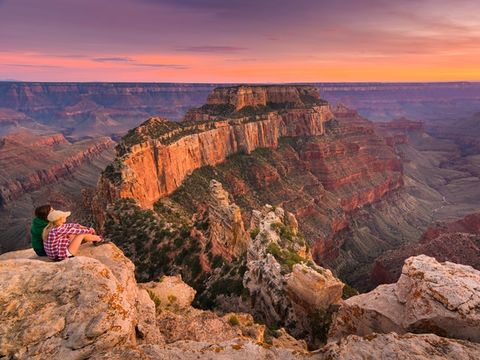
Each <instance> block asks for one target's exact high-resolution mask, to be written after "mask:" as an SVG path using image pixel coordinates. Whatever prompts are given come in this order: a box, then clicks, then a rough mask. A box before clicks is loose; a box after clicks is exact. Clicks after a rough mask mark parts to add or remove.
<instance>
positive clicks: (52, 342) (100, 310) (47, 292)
mask: <svg viewBox="0 0 480 360" xmlns="http://www.w3.org/2000/svg"><path fill="white" fill-rule="evenodd" d="M84 250H85V251H84V252H82V255H86V256H78V257H75V258H72V259H69V260H68V261H62V262H48V261H42V260H40V259H38V258H37V257H36V256H35V255H34V253H33V251H32V250H27V251H21V252H14V253H6V254H4V255H2V256H1V257H0V281H1V288H2V292H1V294H0V308H1V309H2V319H1V323H2V326H0V332H1V333H0V339H1V340H0V356H2V357H7V358H18V359H27V358H30V359H31V358H43V359H46V358H68V359H84V358H87V357H89V356H90V355H92V354H93V353H98V352H100V351H103V350H106V349H109V348H111V347H114V346H120V345H127V344H134V343H135V326H136V325H137V316H138V315H137V307H136V300H137V286H136V281H135V278H134V276H133V264H132V263H131V262H130V260H128V259H127V258H126V257H125V256H123V254H122V253H121V251H120V250H119V249H118V248H116V247H115V246H113V245H106V246H104V247H102V249H101V251H92V249H91V248H90V247H89V248H86V249H84ZM144 315H146V314H144ZM150 315H152V314H150Z"/></svg>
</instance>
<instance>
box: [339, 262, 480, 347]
mask: <svg viewBox="0 0 480 360" xmlns="http://www.w3.org/2000/svg"><path fill="white" fill-rule="evenodd" d="M390 331H395V332H397V333H400V334H402V333H406V332H413V333H434V334H437V335H440V336H446V337H452V338H457V339H465V340H470V341H475V342H480V271H478V270H475V269H474V268H472V267H471V266H466V265H459V264H454V263H451V262H448V261H447V262H444V263H439V262H438V261H436V260H435V259H434V258H431V257H428V256H425V255H420V256H415V257H411V258H408V259H407V260H406V261H405V265H404V266H403V269H402V275H401V276H400V279H399V280H398V282H397V283H396V284H391V285H381V286H379V287H377V288H376V289H375V290H373V291H371V292H369V293H366V294H362V295H358V296H354V297H352V298H350V299H348V300H346V301H345V303H344V305H343V306H342V307H341V308H340V311H339V312H338V314H337V315H336V317H335V320H334V322H333V325H332V327H331V329H330V337H331V338H334V339H338V338H340V337H342V336H345V335H349V334H356V335H361V336H364V335H368V334H370V333H373V332H379V333H386V332H390Z"/></svg>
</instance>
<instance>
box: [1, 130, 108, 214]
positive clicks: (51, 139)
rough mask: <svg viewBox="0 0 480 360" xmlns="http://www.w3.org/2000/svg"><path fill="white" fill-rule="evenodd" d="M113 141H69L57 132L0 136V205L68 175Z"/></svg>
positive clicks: (97, 154)
mask: <svg viewBox="0 0 480 360" xmlns="http://www.w3.org/2000/svg"><path fill="white" fill-rule="evenodd" d="M113 144H114V143H113V141H112V140H111V139H110V138H101V139H98V140H86V141H82V142H78V143H75V144H71V143H69V142H68V141H67V140H66V139H65V138H64V136H63V135H61V134H53V135H45V136H37V135H33V134H30V133H20V134H14V135H9V136H7V137H4V138H2V139H0V164H1V170H0V180H1V187H0V207H5V206H7V205H8V204H9V203H11V202H12V201H14V200H15V199H17V198H18V197H20V196H21V195H22V194H25V193H28V192H32V191H35V190H38V189H40V188H42V186H45V185H48V184H52V183H55V182H57V181H58V180H59V179H61V178H65V177H67V176H69V175H71V174H72V173H74V172H75V169H76V168H77V167H79V166H80V165H81V164H82V163H84V162H88V161H90V160H92V159H94V158H96V157H98V156H99V155H100V154H101V153H103V152H104V151H108V150H111V149H112V148H113Z"/></svg>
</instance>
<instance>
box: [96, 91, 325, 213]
mask: <svg viewBox="0 0 480 360" xmlns="http://www.w3.org/2000/svg"><path fill="white" fill-rule="evenodd" d="M235 89H236V91H239V89H243V88H235ZM231 91H233V90H231ZM293 100H295V98H294V99H293ZM302 104H303V103H302ZM332 116H333V115H332V112H331V111H330V108H329V106H328V105H321V106H317V105H315V106H313V105H312V106H308V107H305V106H304V108H300V109H292V110H284V111H269V112H268V113H266V114H260V115H258V114H257V115H252V116H249V117H235V118H230V119H226V120H215V121H207V122H200V123H197V122H193V123H192V122H184V123H180V124H178V123H171V122H168V121H167V120H162V119H157V118H152V119H150V120H148V121H147V122H145V123H144V124H142V125H141V126H140V127H138V128H137V129H135V130H133V131H131V132H130V133H129V134H128V135H127V136H126V137H125V138H124V140H123V144H122V145H121V146H120V151H119V154H118V156H117V160H116V162H114V164H113V166H112V167H111V168H110V169H109V171H108V173H106V174H104V176H102V179H101V182H100V185H99V196H98V198H99V201H100V202H101V201H105V200H106V201H107V202H110V203H111V202H113V201H114V200H115V199H117V198H127V197H129V198H133V199H135V200H137V201H138V203H139V204H140V205H141V206H142V207H152V205H153V204H154V203H155V202H156V201H157V200H158V199H160V198H162V197H164V196H167V195H169V194H171V193H172V192H173V191H175V190H176V189H177V188H178V187H179V186H180V184H181V183H182V182H183V180H184V179H185V177H186V176H188V175H189V174H191V173H192V171H193V170H195V169H198V168H200V167H202V166H206V165H210V166H215V165H218V164H219V163H222V162H224V161H225V160H226V159H227V157H228V156H230V155H233V154H235V153H238V152H244V153H247V154H248V153H251V152H252V151H253V150H255V149H257V148H276V147H277V146H278V140H279V138H280V137H284V136H288V137H299V136H318V135H322V134H323V133H324V123H325V122H326V121H327V120H329V119H330V118H332ZM145 169H148V170H147V171H145Z"/></svg>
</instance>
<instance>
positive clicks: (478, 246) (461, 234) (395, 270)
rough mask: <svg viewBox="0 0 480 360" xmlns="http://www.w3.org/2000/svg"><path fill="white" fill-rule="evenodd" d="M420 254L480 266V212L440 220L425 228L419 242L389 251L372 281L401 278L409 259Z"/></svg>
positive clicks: (373, 273)
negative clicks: (403, 266)
mask: <svg viewBox="0 0 480 360" xmlns="http://www.w3.org/2000/svg"><path fill="white" fill-rule="evenodd" d="M420 254H425V255H428V256H432V257H434V258H436V259H437V260H438V261H451V262H455V263H459V264H465V265H471V266H473V267H474V268H476V269H480V213H475V214H471V215H467V216H465V217H464V218H463V219H460V220H456V221H452V222H438V223H436V224H434V225H432V226H430V227H429V228H428V229H427V230H426V231H425V233H424V234H423V236H422V238H421V239H420V241H419V242H418V243H417V244H409V245H406V246H403V247H401V248H399V249H396V250H392V251H389V252H387V253H385V254H384V255H382V256H381V257H379V258H378V259H377V260H376V262H375V265H374V267H373V270H372V274H371V279H372V283H373V284H376V285H378V284H383V283H392V282H395V281H397V280H398V278H399V276H400V273H401V269H402V265H403V263H404V261H405V259H407V258H408V257H410V256H416V255H420Z"/></svg>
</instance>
